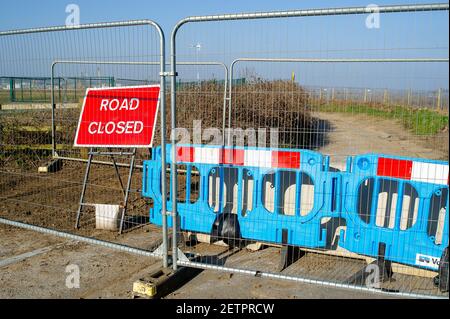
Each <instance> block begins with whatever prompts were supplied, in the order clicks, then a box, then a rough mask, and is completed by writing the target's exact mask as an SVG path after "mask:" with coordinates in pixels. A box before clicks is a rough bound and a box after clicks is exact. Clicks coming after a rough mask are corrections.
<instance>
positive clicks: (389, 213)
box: [143, 145, 449, 271]
mask: <svg viewBox="0 0 450 319" xmlns="http://www.w3.org/2000/svg"><path fill="white" fill-rule="evenodd" d="M170 154H171V146H170V145H168V146H167V155H166V158H167V159H168V161H169V159H170ZM176 154H177V163H178V165H179V166H178V169H179V171H183V172H184V173H183V174H179V179H178V180H179V185H178V186H179V194H178V206H177V207H178V214H179V218H180V228H181V230H183V231H192V232H199V233H205V234H211V235H212V236H213V238H217V239H223V240H224V241H225V242H229V241H230V240H235V239H247V240H254V241H263V242H268V243H278V244H287V245H293V246H301V247H309V248H326V249H335V248H336V247H337V242H338V241H337V240H335V238H334V237H335V236H336V234H337V233H339V246H341V247H343V248H345V249H347V250H349V251H351V252H354V253H357V254H361V255H366V256H372V257H374V258H377V257H378V255H379V247H380V244H381V245H382V246H383V247H385V249H383V250H384V258H385V259H386V260H390V261H393V262H398V263H403V264H407V265H412V266H415V267H420V268H426V269H430V270H435V271H436V270H438V268H439V260H440V257H441V255H442V253H443V251H444V249H445V248H446V247H448V235H449V232H448V203H449V198H448V163H447V162H442V161H432V160H423V159H411V158H406V157H395V156H388V155H380V154H368V155H360V156H356V157H349V158H348V160H347V170H346V171H345V172H339V171H336V170H333V169H330V168H329V165H328V163H329V158H328V157H325V156H322V155H321V154H320V153H317V152H313V151H309V150H296V149H268V148H251V147H234V148H228V147H221V146H204V145H179V146H177V152H176ZM160 158H161V149H160V148H155V149H154V152H153V155H152V160H149V161H145V162H144V174H143V196H145V197H150V198H152V199H153V201H154V206H153V208H151V210H150V221H151V222H152V223H154V224H156V225H161V223H162V216H161V200H162V198H161V164H160ZM169 189H171V188H169ZM167 200H168V202H167V210H168V211H171V209H172V202H171V197H170V195H169V198H168V199H167ZM171 222H172V221H171V219H169V220H168V224H169V226H171ZM283 234H284V236H283ZM286 235H287V236H286ZM286 237H287V238H286Z"/></svg>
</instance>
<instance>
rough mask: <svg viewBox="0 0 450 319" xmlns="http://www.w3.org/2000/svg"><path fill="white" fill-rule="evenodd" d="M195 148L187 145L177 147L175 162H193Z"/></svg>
mask: <svg viewBox="0 0 450 319" xmlns="http://www.w3.org/2000/svg"><path fill="white" fill-rule="evenodd" d="M194 155H195V148H193V147H187V146H179V147H177V162H188V163H193V162H194Z"/></svg>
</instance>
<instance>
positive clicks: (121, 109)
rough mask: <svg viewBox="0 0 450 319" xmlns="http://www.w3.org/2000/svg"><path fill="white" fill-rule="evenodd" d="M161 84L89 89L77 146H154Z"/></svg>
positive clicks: (79, 122) (83, 108)
mask: <svg viewBox="0 0 450 319" xmlns="http://www.w3.org/2000/svg"><path fill="white" fill-rule="evenodd" d="M159 91H160V87H159V85H148V86H135V87H117V88H101V89H87V91H86V96H85V98H84V102H83V107H82V109H81V115H80V120H79V121H78V129H77V133H76V135H75V146H80V147H144V148H147V147H152V143H153V135H154V133H155V126H156V119H157V114H158V107H159Z"/></svg>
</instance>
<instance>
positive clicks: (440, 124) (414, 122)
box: [319, 104, 448, 135]
mask: <svg viewBox="0 0 450 319" xmlns="http://www.w3.org/2000/svg"><path fill="white" fill-rule="evenodd" d="M319 111H321V112H336V113H351V114H365V115H369V116H373V117H378V118H383V119H393V120H397V121H399V122H401V123H402V124H403V126H404V127H405V128H407V129H408V130H410V131H412V132H413V133H414V134H416V135H435V134H437V133H439V132H441V131H442V130H443V129H444V128H445V127H447V126H448V115H447V114H441V113H438V112H436V111H434V110H430V109H413V108H409V107H405V106H370V105H360V104H356V105H337V104H328V105H321V106H320V107H319Z"/></svg>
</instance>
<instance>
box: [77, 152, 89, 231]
mask: <svg viewBox="0 0 450 319" xmlns="http://www.w3.org/2000/svg"><path fill="white" fill-rule="evenodd" d="M93 156H94V152H93V149H92V147H91V148H90V149H89V158H88V162H87V166H86V173H85V174H84V180H83V188H82V190H81V197H80V203H79V205H78V211H77V219H76V221H75V228H76V229H78V228H79V227H80V217H81V210H82V209H83V205H84V195H85V193H86V187H87V182H88V179H89V172H90V170H91V164H92V157H93Z"/></svg>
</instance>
